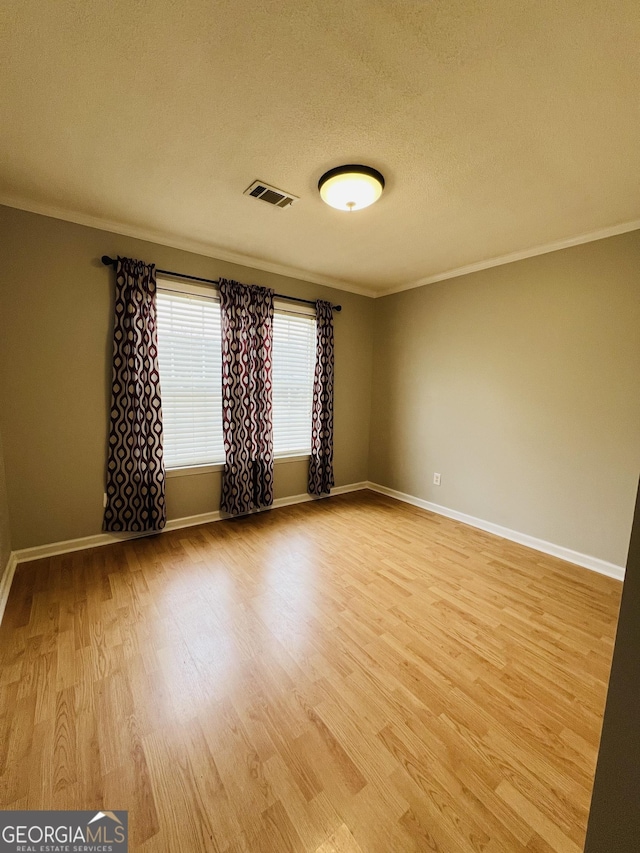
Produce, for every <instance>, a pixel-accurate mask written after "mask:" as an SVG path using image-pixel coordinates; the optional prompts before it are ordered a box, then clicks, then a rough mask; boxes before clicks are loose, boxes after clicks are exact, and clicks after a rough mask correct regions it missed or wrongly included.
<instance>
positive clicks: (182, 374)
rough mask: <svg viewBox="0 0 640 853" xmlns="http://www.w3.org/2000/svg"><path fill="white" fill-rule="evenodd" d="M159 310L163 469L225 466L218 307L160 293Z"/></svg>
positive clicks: (198, 298)
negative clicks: (221, 464)
mask: <svg viewBox="0 0 640 853" xmlns="http://www.w3.org/2000/svg"><path fill="white" fill-rule="evenodd" d="M194 290H195V289H194ZM157 306H158V362H159V368H160V387H161V390H162V420H163V430H164V460H165V465H166V467H167V468H186V467H189V466H190V465H206V464H212V463H215V462H224V444H223V441H222V382H221V378H220V377H221V371H222V357H221V353H220V304H219V302H218V301H217V300H214V299H212V298H211V297H210V296H203V295H200V294H197V293H195V292H191V293H177V292H175V291H163V290H158V298H157Z"/></svg>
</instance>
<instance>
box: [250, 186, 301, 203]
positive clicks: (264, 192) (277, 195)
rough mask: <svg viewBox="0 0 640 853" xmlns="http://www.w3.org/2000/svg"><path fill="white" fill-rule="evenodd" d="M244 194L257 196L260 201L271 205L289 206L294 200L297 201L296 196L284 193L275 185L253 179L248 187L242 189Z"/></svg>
mask: <svg viewBox="0 0 640 853" xmlns="http://www.w3.org/2000/svg"><path fill="white" fill-rule="evenodd" d="M244 195H250V196H252V197H253V198H259V199H260V201H266V203H267V204H270V205H271V206H272V207H289V205H290V204H293V202H294V201H298V197H297V196H295V195H291V193H286V192H285V191H284V190H279V189H277V188H276V187H272V186H269V184H265V182H264V181H254V182H253V183H252V184H251V186H250V187H247V188H246V190H245V191H244Z"/></svg>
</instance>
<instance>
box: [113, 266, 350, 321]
mask: <svg viewBox="0 0 640 853" xmlns="http://www.w3.org/2000/svg"><path fill="white" fill-rule="evenodd" d="M102 263H103V264H104V265H105V267H113V268H114V269H115V268H116V263H117V261H116V260H115V258H110V257H109V255H103V256H102ZM156 272H157V273H159V274H160V275H172V276H174V278H188V279H189V281H201V282H203V283H204V284H215V285H218V284H220V281H219V279H217V278H199V277H198V276H197V275H185V273H181V272H171V270H160V269H156ZM274 296H277V297H278V299H286V300H287V302H303V303H304V304H305V305H315V304H316V303H315V301H314V300H313V299H298V297H297V296H285V295H284V294H283V293H274ZM331 307H332V308H333V310H334V311H342V305H332V306H331Z"/></svg>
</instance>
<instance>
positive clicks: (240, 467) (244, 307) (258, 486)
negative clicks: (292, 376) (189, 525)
mask: <svg viewBox="0 0 640 853" xmlns="http://www.w3.org/2000/svg"><path fill="white" fill-rule="evenodd" d="M220 309H221V310H220V314H221V321H222V430H223V434H224V449H225V454H226V461H225V466H224V476H223V480H222V500H221V503H220V508H221V509H222V510H223V511H224V512H228V513H231V514H232V515H239V514H241V513H246V512H250V511H251V510H253V509H258V507H261V506H271V504H272V503H273V404H272V385H271V354H272V349H273V290H269V289H267V288H265V287H257V286H245V285H243V284H238V282H236V281H227V280H226V279H221V280H220Z"/></svg>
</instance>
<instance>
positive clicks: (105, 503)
mask: <svg viewBox="0 0 640 853" xmlns="http://www.w3.org/2000/svg"><path fill="white" fill-rule="evenodd" d="M106 505H107V493H106V492H104V494H103V495H102V506H103V507H106Z"/></svg>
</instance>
